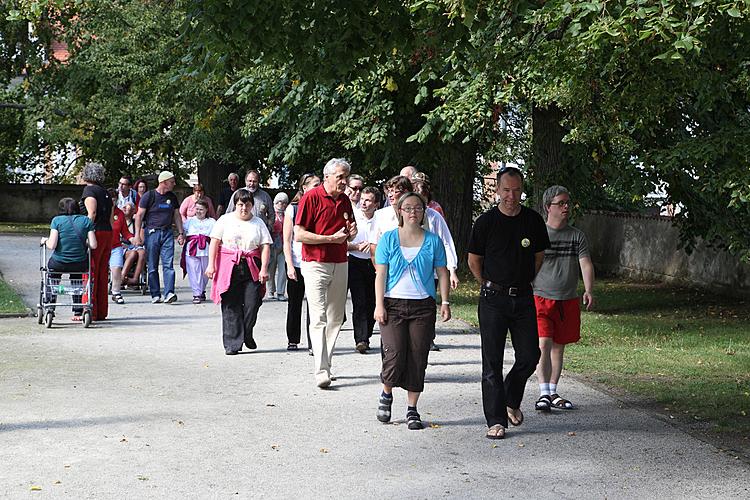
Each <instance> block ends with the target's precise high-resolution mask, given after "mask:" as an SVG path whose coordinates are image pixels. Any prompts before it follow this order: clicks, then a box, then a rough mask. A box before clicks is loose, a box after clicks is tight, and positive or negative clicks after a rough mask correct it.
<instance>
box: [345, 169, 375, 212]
mask: <svg viewBox="0 0 750 500" xmlns="http://www.w3.org/2000/svg"><path fill="white" fill-rule="evenodd" d="M364 188H365V180H364V178H362V176H361V175H357V174H351V175H350V176H349V180H348V181H347V183H346V191H345V193H346V195H347V196H348V197H349V200H350V201H351V202H352V207H354V208H359V201H360V199H361V198H362V190H363V189H364ZM378 208H380V207H378Z"/></svg>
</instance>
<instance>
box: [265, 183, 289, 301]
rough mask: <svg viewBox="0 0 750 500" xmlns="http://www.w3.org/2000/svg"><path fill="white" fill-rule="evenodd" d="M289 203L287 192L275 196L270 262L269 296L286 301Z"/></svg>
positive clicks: (272, 298)
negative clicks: (286, 228)
mask: <svg viewBox="0 0 750 500" xmlns="http://www.w3.org/2000/svg"><path fill="white" fill-rule="evenodd" d="M287 205H289V196H288V195H287V194H286V193H277V194H276V196H274V198H273V209H274V214H275V217H276V219H275V220H274V223H273V228H272V229H273V230H272V231H271V237H272V238H273V245H271V260H270V261H269V263H268V298H269V299H271V300H280V301H285V300H286V295H284V292H286V282H287V276H286V264H285V261H284V212H285V210H286V207H287Z"/></svg>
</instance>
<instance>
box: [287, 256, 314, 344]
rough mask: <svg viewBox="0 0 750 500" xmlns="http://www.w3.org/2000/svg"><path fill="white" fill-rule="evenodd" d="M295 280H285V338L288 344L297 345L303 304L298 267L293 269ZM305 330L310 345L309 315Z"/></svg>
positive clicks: (303, 286)
mask: <svg viewBox="0 0 750 500" xmlns="http://www.w3.org/2000/svg"><path fill="white" fill-rule="evenodd" d="M294 274H296V275H297V280H296V281H295V280H287V282H286V293H287V295H288V296H289V300H288V301H287V305H286V338H287V341H288V342H289V343H290V344H299V342H300V338H301V336H302V303H303V302H305V279H304V278H303V277H302V271H300V268H299V267H295V268H294ZM305 316H306V321H305V329H306V330H307V345H308V347H309V346H310V345H312V344H310V315H309V314H307V315H305Z"/></svg>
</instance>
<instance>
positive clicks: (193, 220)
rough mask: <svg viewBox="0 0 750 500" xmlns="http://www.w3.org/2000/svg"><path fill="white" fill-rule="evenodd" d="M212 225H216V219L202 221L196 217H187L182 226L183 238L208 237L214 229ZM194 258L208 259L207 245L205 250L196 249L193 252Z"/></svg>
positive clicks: (209, 218)
mask: <svg viewBox="0 0 750 500" xmlns="http://www.w3.org/2000/svg"><path fill="white" fill-rule="evenodd" d="M214 224H216V219H212V218H211V217H206V218H205V219H203V220H199V219H198V218H197V217H196V216H192V217H188V219H187V220H186V221H185V224H183V229H184V230H185V236H186V237H187V236H195V235H197V234H205V235H206V236H209V235H210V234H211V230H212V229H213V227H214ZM195 256H196V257H208V245H206V248H204V249H203V250H201V249H200V248H196V251H195Z"/></svg>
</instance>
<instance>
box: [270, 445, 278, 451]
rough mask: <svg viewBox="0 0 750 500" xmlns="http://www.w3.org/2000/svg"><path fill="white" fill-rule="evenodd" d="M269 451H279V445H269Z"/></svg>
mask: <svg viewBox="0 0 750 500" xmlns="http://www.w3.org/2000/svg"><path fill="white" fill-rule="evenodd" d="M271 449H272V450H276V451H279V445H277V444H272V445H271Z"/></svg>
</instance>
